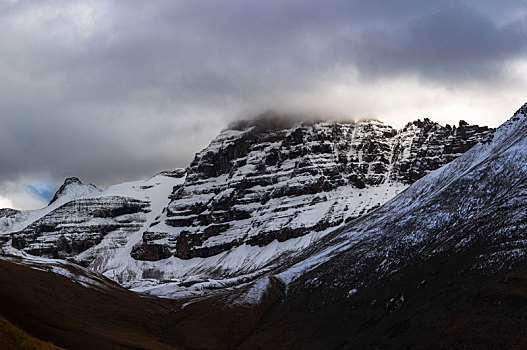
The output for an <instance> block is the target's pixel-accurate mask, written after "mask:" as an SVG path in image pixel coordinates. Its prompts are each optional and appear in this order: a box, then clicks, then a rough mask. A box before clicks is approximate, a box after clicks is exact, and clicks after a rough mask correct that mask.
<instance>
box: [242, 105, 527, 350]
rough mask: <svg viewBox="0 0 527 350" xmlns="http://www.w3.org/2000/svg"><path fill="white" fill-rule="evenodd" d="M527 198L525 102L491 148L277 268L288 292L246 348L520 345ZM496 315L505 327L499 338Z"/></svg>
mask: <svg viewBox="0 0 527 350" xmlns="http://www.w3.org/2000/svg"><path fill="white" fill-rule="evenodd" d="M526 199H527V104H526V105H525V106H523V107H522V108H521V109H520V110H519V111H518V112H517V113H516V114H515V115H514V116H513V117H512V118H511V119H510V120H509V121H508V122H506V123H505V124H503V125H502V126H501V127H500V128H499V129H498V130H497V131H496V134H495V137H494V139H493V141H492V142H491V143H489V144H480V145H477V146H475V147H474V148H472V149H471V150H470V151H468V152H467V153H465V154H464V155H463V156H461V157H460V158H458V159H457V160H455V161H453V162H452V163H450V164H448V165H447V166H445V167H443V168H441V169H439V170H437V171H435V172H433V173H431V174H429V175H427V176H425V177H424V178H422V179H421V180H419V181H418V182H416V183H415V184H413V185H412V186H411V187H410V188H409V189H408V190H407V191H405V192H404V193H402V194H400V195H399V196H397V197H395V198H394V199H393V200H391V201H390V202H388V203H386V204H385V205H384V206H382V207H381V208H379V209H378V210H376V211H374V212H372V213H370V214H369V215H367V216H365V217H362V218H359V219H357V220H355V221H353V222H350V223H349V224H348V225H346V226H344V227H342V228H340V229H338V230H336V231H335V232H333V233H331V234H330V235H328V236H326V240H325V242H324V243H323V244H320V245H319V246H312V247H311V248H312V249H311V250H310V251H306V252H305V258H304V259H299V262H298V263H297V264H296V265H293V266H292V267H289V268H286V269H284V270H283V271H282V272H280V273H278V274H277V277H278V278H280V279H281V280H283V281H284V282H286V283H287V291H288V292H287V297H286V299H285V300H284V302H283V303H282V304H281V305H280V306H279V307H278V308H277V310H275V312H274V313H273V315H272V316H271V317H270V318H269V319H267V320H266V324H265V325H263V326H262V327H261V328H260V329H259V330H258V332H256V333H255V334H254V336H253V337H252V338H251V339H250V341H249V340H248V342H247V344H250V346H249V345H248V346H247V348H251V347H257V346H258V345H262V344H263V343H262V339H265V341H266V343H265V344H266V346H265V347H270V348H280V347H281V344H283V343H282V342H285V341H291V339H293V338H294V339H295V340H294V341H293V343H295V342H296V346H299V344H303V345H305V347H306V348H310V347H313V348H327V347H330V348H333V347H339V346H340V347H342V348H391V347H394V348H408V349H412V348H415V349H422V348H434V347H438V348H445V349H451V348H467V347H470V346H472V348H496V347H498V348H516V347H520V348H521V347H522V346H525V339H524V338H523V337H522V336H521V335H520V334H519V333H517V331H518V330H519V329H521V328H522V325H523V324H524V323H523V320H524V319H525V317H527V315H526V313H525V305H526V302H525V300H527V299H525V294H524V293H525V290H524V289H525V288H524V286H525V282H524V280H525V263H526V259H525V257H526V254H527V248H526V247H527V246H526V244H525V242H526V232H527V200H526ZM510 269H513V271H516V273H512V274H507V273H506V272H507V271H509V270H510ZM308 300H309V305H310V306H309V308H306V307H305V305H306V303H307V301H308ZM468 306H470V308H468V309H467V307H468ZM484 310H487V312H485V311H484ZM490 310H495V311H496V314H494V316H493V317H491V316H489V315H490V314H489V313H488V312H490ZM507 310H508V311H507ZM507 312H508V314H507ZM485 315H487V316H485ZM298 319H301V320H303V322H302V325H300V324H299V323H298V322H296V321H295V320H298ZM499 320H503V322H504V324H507V327H506V328H507V330H504V331H503V332H501V333H500V334H498V333H497V332H496V330H497V329H500V324H499ZM284 323H285V324H290V327H288V328H287V329H285V328H283V327H282V326H281V325H283V324H284ZM330 329H331V331H330ZM442 332H444V333H442ZM464 332H466V333H464ZM271 335H272V337H271ZM271 338H272V339H274V340H273V341H269V339H271Z"/></svg>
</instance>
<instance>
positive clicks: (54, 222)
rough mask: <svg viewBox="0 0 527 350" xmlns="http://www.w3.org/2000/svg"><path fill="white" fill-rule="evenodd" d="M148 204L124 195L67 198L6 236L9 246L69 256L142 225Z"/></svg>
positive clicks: (33, 252) (36, 253) (34, 251)
mask: <svg viewBox="0 0 527 350" xmlns="http://www.w3.org/2000/svg"><path fill="white" fill-rule="evenodd" d="M147 212H149V203H148V202H144V201H139V200H136V199H132V198H126V197H117V196H113V197H105V198H85V199H77V200H73V201H70V202H68V203H66V204H64V205H62V206H60V207H59V208H57V209H55V210H53V211H51V212H50V213H49V214H47V215H45V216H43V217H42V218H40V219H38V220H35V221H34V222H32V223H31V224H30V225H28V226H27V227H25V228H24V229H23V230H21V231H18V232H14V233H12V234H11V235H10V238H11V241H12V243H11V244H12V246H13V247H14V248H16V249H19V250H22V251H25V252H27V253H29V254H33V255H39V256H47V257H53V258H69V257H74V256H76V255H78V254H79V253H82V252H84V251H85V250H87V249H89V248H91V247H93V246H95V245H97V244H99V243H100V242H101V241H102V239H103V238H104V237H105V236H106V235H108V234H118V233H126V232H128V233H131V232H135V231H137V230H138V229H139V228H141V227H142V225H143V223H144V221H145V213H147Z"/></svg>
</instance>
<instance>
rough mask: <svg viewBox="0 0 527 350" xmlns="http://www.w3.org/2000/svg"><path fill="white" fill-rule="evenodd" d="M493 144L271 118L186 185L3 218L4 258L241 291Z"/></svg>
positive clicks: (237, 131)
mask: <svg viewBox="0 0 527 350" xmlns="http://www.w3.org/2000/svg"><path fill="white" fill-rule="evenodd" d="M492 137H493V130H491V129H489V128H487V127H479V126H471V125H468V124H467V123H465V122H463V121H461V122H460V123H459V126H457V127H450V126H446V127H444V126H441V125H439V124H437V123H434V122H432V121H430V120H428V119H425V120H424V121H421V120H418V121H415V122H413V123H409V124H408V125H407V126H406V127H405V128H404V129H403V130H400V131H397V130H395V129H394V128H392V127H390V126H387V125H384V124H382V123H380V122H377V121H363V122H357V123H336V122H314V121H313V122H306V121H303V122H298V121H294V120H292V119H288V118H284V117H282V116H279V115H276V114H272V113H271V114H264V115H262V116H260V117H259V118H257V119H255V120H251V121H248V122H239V123H237V124H235V125H232V126H231V127H229V128H228V129H226V130H224V131H223V132H222V133H221V134H220V135H219V136H218V137H217V138H216V139H214V140H213V141H212V143H211V144H210V145H209V146H208V147H207V148H205V149H204V150H203V151H201V152H199V153H198V154H197V155H196V157H195V159H194V161H193V162H192V163H191V164H190V166H189V168H188V169H187V170H186V176H185V172H184V171H182V170H179V171H174V172H164V173H161V174H158V175H156V176H154V177H152V178H151V179H148V180H146V181H138V182H132V183H125V184H121V185H116V186H112V187H110V188H108V189H106V190H100V189H98V188H96V187H95V186H93V185H84V184H82V183H81V182H80V181H79V180H78V179H75V178H70V179H67V180H66V182H65V183H64V185H63V186H62V187H61V188H60V189H59V191H58V192H57V194H56V195H55V198H54V199H53V200H52V201H51V203H50V205H49V206H48V207H46V208H44V209H42V210H37V211H30V212H16V211H2V212H0V228H1V232H2V233H1V236H0V237H2V240H3V242H4V247H3V250H4V252H5V253H9V254H12V255H21V254H22V255H23V254H32V255H38V256H43V257H50V258H61V259H68V260H71V261H74V262H77V263H79V264H82V265H84V266H86V267H88V268H89V269H91V270H93V271H97V272H101V273H103V274H105V275H106V276H107V277H110V278H112V279H114V280H116V281H118V282H119V283H121V284H123V285H124V286H126V287H129V288H134V290H140V291H149V292H151V293H154V294H158V295H165V296H167V295H175V294H176V293H178V292H180V291H184V292H186V291H188V290H189V289H191V290H198V291H199V290H201V289H203V288H217V287H222V286H229V285H237V284H240V283H244V282H247V281H250V280H252V279H254V278H256V277H258V276H260V275H263V274H265V273H267V272H268V271H271V270H273V269H275V268H277V266H281V265H282V264H283V263H284V261H286V260H287V261H291V259H293V258H294V257H295V256H296V255H298V254H299V253H301V252H302V251H303V250H304V249H306V248H308V247H310V246H312V243H313V242H317V241H318V240H320V239H321V238H322V237H325V236H326V235H327V234H328V233H329V232H331V231H334V230H335V229H336V228H337V227H340V226H344V225H346V223H348V222H350V221H354V220H356V219H357V218H359V217H361V216H363V215H364V214H366V213H368V212H370V211H372V210H375V209H376V208H378V207H380V206H381V205H382V204H384V203H385V202H387V201H388V200H390V199H391V198H393V197H395V196H396V195H397V194H399V193H400V192H402V191H404V190H405V189H406V188H407V187H408V186H409V185H410V184H412V183H413V182H415V181H416V180H418V179H420V178H422V177H423V176H425V175H426V174H428V173H430V172H431V171H433V170H435V169H437V168H439V167H441V166H443V165H445V164H447V163H449V162H451V161H452V160H454V159H456V158H457V157H459V156H460V155H462V154H463V153H464V152H466V151H467V150H469V149H470V148H471V147H473V146H474V145H476V144H478V143H488V142H490V140H492ZM323 241H326V239H324V240H323ZM317 245H318V244H317Z"/></svg>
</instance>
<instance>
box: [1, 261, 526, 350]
mask: <svg viewBox="0 0 527 350" xmlns="http://www.w3.org/2000/svg"><path fill="white" fill-rule="evenodd" d="M468 260H469V258H467V257H466V256H463V255H457V256H456V255H449V256H440V257H436V258H434V259H433V260H430V261H429V262H427V263H424V264H420V265H415V266H413V267H410V268H408V269H407V270H405V271H404V272H402V273H399V274H396V275H393V276H392V277H390V278H387V279H384V280H381V281H378V282H376V283H374V284H372V285H371V286H369V287H367V288H364V289H362V290H360V291H359V292H358V293H357V294H354V295H352V296H351V297H349V298H347V297H343V296H342V292H343V291H342V290H338V289H335V290H334V292H333V293H329V294H328V293H325V295H320V294H319V293H318V292H317V290H316V289H314V290H313V291H312V292H309V291H308V290H302V289H297V290H296V291H295V288H293V289H292V290H291V291H290V292H289V293H288V295H287V297H285V298H284V293H283V286H282V285H281V283H279V282H278V281H276V280H274V281H273V282H272V283H271V285H272V287H271V288H270V290H269V291H268V293H267V294H266V295H265V296H264V298H263V300H262V303H261V304H259V305H256V306H254V307H252V308H251V307H248V306H243V305H235V306H233V305H232V304H231V303H229V301H232V300H233V299H235V298H236V295H223V296H222V295H216V296H214V297H211V298H205V299H202V300H201V301H196V302H194V303H193V304H190V305H188V306H186V307H184V308H183V309H181V305H182V303H183V302H184V301H172V300H165V299H156V298H151V297H145V296H141V295H138V294H134V293H132V292H129V291H127V290H125V289H123V288H121V287H119V286H118V285H115V286H114V287H113V288H111V289H109V290H106V291H104V292H102V291H97V290H94V289H91V288H86V287H83V286H81V285H79V284H76V283H74V282H72V281H70V280H69V279H67V278H66V277H63V276H59V275H55V274H53V273H50V272H45V271H39V270H34V269H31V268H29V267H27V266H22V265H17V264H14V263H12V262H6V261H0V280H1V281H2V283H1V284H0V316H1V317H4V318H5V319H7V320H8V321H10V322H11V323H13V324H16V325H18V326H19V327H20V328H22V329H23V330H25V331H26V332H28V333H29V334H31V335H33V336H35V337H37V338H39V339H42V340H45V341H50V342H52V343H53V344H56V345H58V346H61V347H64V348H68V349H524V348H527V265H525V264H523V265H518V266H516V267H515V268H514V269H512V270H509V271H504V272H497V273H495V274H489V275H484V274H481V273H480V272H475V271H468V272H463V273H458V272H456V271H458V267H459V266H460V264H465V263H468V262H469V261H468ZM403 298H404V299H403ZM229 304H230V305H231V306H227V305H229Z"/></svg>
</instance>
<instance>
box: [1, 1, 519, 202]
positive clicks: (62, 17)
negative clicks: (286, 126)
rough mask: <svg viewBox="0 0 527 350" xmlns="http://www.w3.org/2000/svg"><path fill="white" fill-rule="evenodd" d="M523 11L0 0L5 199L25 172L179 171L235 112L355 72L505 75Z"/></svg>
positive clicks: (290, 97) (432, 78)
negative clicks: (12, 183)
mask: <svg viewBox="0 0 527 350" xmlns="http://www.w3.org/2000/svg"><path fill="white" fill-rule="evenodd" d="M525 9H526V1H436V2H433V3H432V2H428V1H417V0H415V1H412V0H403V1H380V0H373V1H371V0H370V1H349V0H345V1H344V0H342V1H323V2H322V1H306V0H303V1H300V0H296V1H283V0H280V1H277V0H270V1H252V0H248V1H233V0H225V1H216V0H214V1H212V0H208V1H168V0H167V1H155V2H153V1H103V0H101V1H89V0H85V1H75V2H71V1H36V0H33V1H1V0H0V31H1V32H2V33H3V34H2V36H0V47H1V48H2V49H1V51H0V96H1V98H0V164H1V166H0V192H1V190H2V186H1V183H2V181H7V180H13V179H17V178H22V177H23V178H24V179H27V177H28V176H31V174H34V176H36V177H39V176H43V175H42V174H47V175H46V176H48V177H49V178H51V179H54V180H51V181H56V182H58V181H59V179H61V178H64V177H66V176H72V175H75V176H79V177H81V178H83V179H86V180H87V181H90V182H94V183H96V184H99V185H107V184H110V183H114V182H118V181H122V180H130V179H134V178H138V177H139V178H140V177H144V176H148V175H151V174H152V173H154V172H156V171H158V170H162V169H165V168H171V167H177V166H186V165H188V162H189V161H190V160H191V159H192V156H193V154H194V153H195V152H197V151H199V149H200V148H201V147H203V146H205V145H206V144H207V143H208V142H209V141H210V138H211V137H213V136H214V135H215V134H216V133H217V132H218V131H219V130H220V129H221V128H222V127H223V126H225V125H226V124H227V123H228V122H229V121H231V120H232V119H233V118H237V117H241V116H244V115H243V114H244V113H257V112H259V110H260V109H267V108H274V109H280V108H281V107H282V106H287V107H289V108H294V107H296V105H297V104H299V103H298V102H295V101H301V103H300V104H303V105H305V106H304V107H306V108H308V109H309V108H310V107H311V106H315V105H316V104H323V103H324V101H325V100H324V96H323V95H324V89H326V88H327V87H328V86H329V87H331V86H332V84H333V82H336V81H338V82H339V83H342V82H343V81H344V83H348V82H347V81H346V80H345V79H344V78H343V77H344V76H345V74H344V72H347V71H349V70H350V69H351V70H354V71H357V72H358V73H357V74H358V77H359V79H360V80H361V81H362V84H363V85H364V84H365V85H364V87H366V88H370V85H368V84H370V82H371V84H372V85H371V86H373V85H374V84H375V82H376V81H378V80H382V79H387V77H388V78H389V77H401V76H403V77H404V76H406V75H408V76H417V77H418V79H419V80H421V81H424V82H425V83H427V84H432V85H439V86H443V87H445V88H447V89H452V88H455V87H458V86H464V85H465V84H472V83H476V84H482V85H492V86H495V85H499V84H505V83H508V82H509V81H510V80H511V77H510V76H507V74H506V73H507V68H508V67H509V66H508V65H509V63H510V62H512V61H514V60H517V59H520V58H523V57H525V54H526V52H525V49H526V48H527V42H526V38H527V35H526V34H527V33H526V27H525V20H526V19H527V18H526V12H525ZM364 82H367V83H364ZM349 84H351V85H352V84H354V82H350V83H349ZM371 88H372V94H375V93H376V91H374V90H373V87H371ZM305 96H309V98H305ZM313 96H315V98H312V97H313ZM316 96H318V97H316ZM366 111H367V106H366ZM54 185H56V184H54ZM1 194H2V193H0V195H1Z"/></svg>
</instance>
